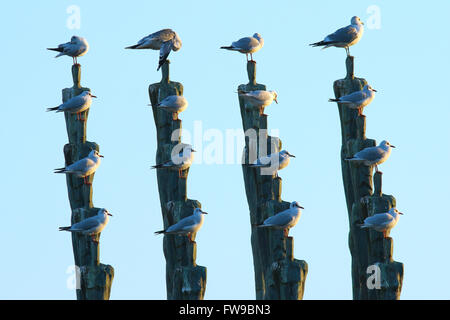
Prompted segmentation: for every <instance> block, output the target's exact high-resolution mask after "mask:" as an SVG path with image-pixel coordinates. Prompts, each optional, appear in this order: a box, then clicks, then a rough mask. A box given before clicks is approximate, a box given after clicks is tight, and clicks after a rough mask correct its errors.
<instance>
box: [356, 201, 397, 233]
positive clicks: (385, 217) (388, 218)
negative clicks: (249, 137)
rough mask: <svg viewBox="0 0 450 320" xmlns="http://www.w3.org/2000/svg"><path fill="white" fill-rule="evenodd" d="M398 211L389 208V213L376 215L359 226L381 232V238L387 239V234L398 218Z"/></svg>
mask: <svg viewBox="0 0 450 320" xmlns="http://www.w3.org/2000/svg"><path fill="white" fill-rule="evenodd" d="M400 214H403V213H401V212H400V211H398V210H397V209H396V208H391V209H390V210H389V212H384V213H376V214H374V215H373V216H371V217H368V218H366V219H365V220H364V223H363V224H359V226H360V227H361V228H372V229H374V230H376V231H378V232H383V237H384V238H387V233H388V232H389V231H390V230H391V229H392V228H393V227H395V225H396V224H397V222H398V219H399V218H400Z"/></svg>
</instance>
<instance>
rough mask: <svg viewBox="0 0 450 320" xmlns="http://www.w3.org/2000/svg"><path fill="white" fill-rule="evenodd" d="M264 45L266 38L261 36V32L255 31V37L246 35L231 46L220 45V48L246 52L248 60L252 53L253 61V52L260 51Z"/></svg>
mask: <svg viewBox="0 0 450 320" xmlns="http://www.w3.org/2000/svg"><path fill="white" fill-rule="evenodd" d="M263 45H264V39H263V38H262V37H261V35H260V34H259V33H255V34H254V35H253V37H245V38H241V39H239V40H238V41H235V42H233V43H232V44H231V46H224V47H220V49H226V50H232V51H239V52H240V53H245V56H246V57H247V62H248V54H249V53H250V58H251V60H250V61H253V62H254V60H253V53H255V52H256V51H259V49H261V48H262V47H263Z"/></svg>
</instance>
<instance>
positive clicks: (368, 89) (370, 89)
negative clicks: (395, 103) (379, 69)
mask: <svg viewBox="0 0 450 320" xmlns="http://www.w3.org/2000/svg"><path fill="white" fill-rule="evenodd" d="M364 90H366V91H373V92H378V91H377V90H375V89H374V88H372V86H370V85H368V84H366V85H365V86H364Z"/></svg>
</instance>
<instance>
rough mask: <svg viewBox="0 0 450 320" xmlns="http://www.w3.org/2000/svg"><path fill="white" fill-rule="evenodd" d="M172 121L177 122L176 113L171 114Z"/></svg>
mask: <svg viewBox="0 0 450 320" xmlns="http://www.w3.org/2000/svg"><path fill="white" fill-rule="evenodd" d="M172 120H178V113H176V112H174V113H172Z"/></svg>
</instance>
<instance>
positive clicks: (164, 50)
mask: <svg viewBox="0 0 450 320" xmlns="http://www.w3.org/2000/svg"><path fill="white" fill-rule="evenodd" d="M172 48H173V41H172V40H170V41H166V42H164V43H163V44H162V46H161V49H160V50H159V63H158V69H157V70H159V68H161V66H162V65H163V64H164V62H166V60H167V57H168V56H169V54H170V51H172Z"/></svg>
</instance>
